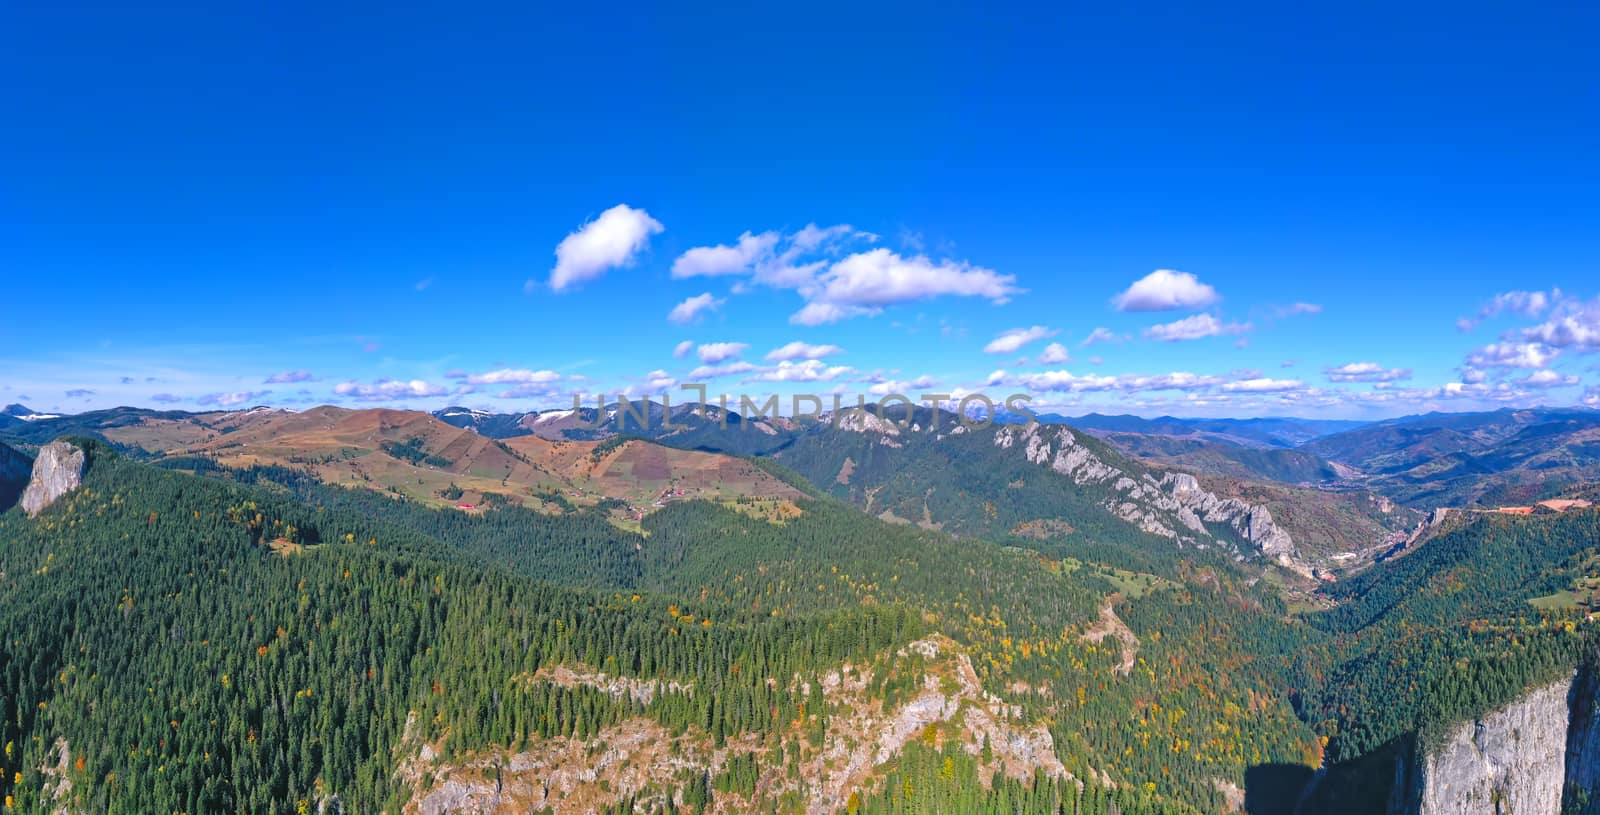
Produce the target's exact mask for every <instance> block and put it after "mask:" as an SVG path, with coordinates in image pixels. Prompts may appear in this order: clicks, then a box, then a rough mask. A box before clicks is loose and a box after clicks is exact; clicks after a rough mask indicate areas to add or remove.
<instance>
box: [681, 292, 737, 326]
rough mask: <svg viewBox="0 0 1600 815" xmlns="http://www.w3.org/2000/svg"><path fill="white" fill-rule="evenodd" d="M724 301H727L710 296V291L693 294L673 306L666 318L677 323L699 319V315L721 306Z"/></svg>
mask: <svg viewBox="0 0 1600 815" xmlns="http://www.w3.org/2000/svg"><path fill="white" fill-rule="evenodd" d="M724 302H727V301H725V300H721V299H718V298H716V297H712V296H711V292H706V293H705V294H699V295H695V296H694V297H690V298H688V299H687V300H684V301H683V302H682V303H679V304H677V305H676V306H673V307H672V311H671V312H670V313H668V314H667V319H668V320H670V321H672V322H674V323H678V324H679V325H682V324H685V323H692V322H694V321H695V320H697V319H699V317H700V315H702V314H704V313H706V312H708V311H716V310H717V309H719V308H721V307H722V304H723V303H724Z"/></svg>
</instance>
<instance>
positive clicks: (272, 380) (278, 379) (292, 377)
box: [264, 371, 315, 385]
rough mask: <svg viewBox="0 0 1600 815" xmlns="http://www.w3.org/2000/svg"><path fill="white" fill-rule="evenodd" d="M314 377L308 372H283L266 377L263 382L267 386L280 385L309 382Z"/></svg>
mask: <svg viewBox="0 0 1600 815" xmlns="http://www.w3.org/2000/svg"><path fill="white" fill-rule="evenodd" d="M314 380H315V377H313V376H312V375H311V372H310V371H283V372H282V373H276V374H273V375H272V376H269V377H267V378H266V379H265V380H264V381H265V382H266V384H268V385H281V384H286V383H290V382H311V381H314Z"/></svg>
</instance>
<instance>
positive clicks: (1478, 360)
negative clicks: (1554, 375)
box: [1467, 342, 1561, 368]
mask: <svg viewBox="0 0 1600 815" xmlns="http://www.w3.org/2000/svg"><path fill="white" fill-rule="evenodd" d="M1560 355H1561V352H1560V351H1558V350H1556V349H1554V348H1549V347H1546V346H1545V345H1542V344H1540V343H1537V342H1521V343H1515V342H1495V343H1490V344H1488V345H1485V346H1483V347H1482V348H1479V349H1478V350H1476V351H1473V352H1472V353H1471V354H1468V355H1467V364H1468V365H1470V366H1472V367H1475V368H1543V367H1544V366H1546V365H1549V364H1550V363H1551V361H1553V360H1554V359H1555V358H1556V357H1558V356H1560Z"/></svg>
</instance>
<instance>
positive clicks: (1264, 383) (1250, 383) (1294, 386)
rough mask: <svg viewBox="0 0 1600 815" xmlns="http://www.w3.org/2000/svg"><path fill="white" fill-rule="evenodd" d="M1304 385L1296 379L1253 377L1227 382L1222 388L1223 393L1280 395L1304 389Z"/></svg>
mask: <svg viewBox="0 0 1600 815" xmlns="http://www.w3.org/2000/svg"><path fill="white" fill-rule="evenodd" d="M1305 386H1306V383H1304V382H1301V381H1300V380H1298V379H1272V378H1270V377H1255V378H1253V379H1241V380H1239V381H1237V382H1229V383H1228V384H1226V385H1223V386H1222V390H1223V391H1224V392H1225V393H1282V392H1284V391H1297V390H1301V389H1303V388H1305Z"/></svg>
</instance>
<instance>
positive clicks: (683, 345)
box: [672, 340, 694, 359]
mask: <svg viewBox="0 0 1600 815" xmlns="http://www.w3.org/2000/svg"><path fill="white" fill-rule="evenodd" d="M693 350H694V340H684V341H683V342H680V343H678V344H677V346H676V347H674V348H673V349H672V356H673V357H675V358H677V359H683V358H684V357H686V356H688V355H689V352H690V351H693Z"/></svg>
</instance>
